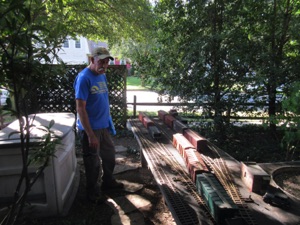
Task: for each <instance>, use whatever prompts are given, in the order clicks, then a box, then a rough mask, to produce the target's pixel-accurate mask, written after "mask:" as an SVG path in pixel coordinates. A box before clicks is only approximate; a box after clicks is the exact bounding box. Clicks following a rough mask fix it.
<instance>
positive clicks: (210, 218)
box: [128, 111, 300, 225]
mask: <svg viewBox="0 0 300 225" xmlns="http://www.w3.org/2000/svg"><path fill="white" fill-rule="evenodd" d="M143 115H144V116H146V117H147V115H146V114H143ZM165 116H166V113H165V112H163V111H159V112H158V117H153V118H149V117H148V118H147V120H148V121H151V126H155V127H156V128H157V129H158V130H160V132H161V138H160V139H159V140H155V139H154V138H153V137H152V136H151V134H150V133H149V132H147V129H146V127H145V125H144V123H143V122H142V121H141V120H140V119H130V120H128V127H129V128H130V129H131V130H132V131H133V133H134V135H135V137H136V139H137V141H138V143H139V145H140V147H141V155H142V161H143V165H147V166H148V167H149V169H150V170H151V172H152V174H153V176H154V178H155V180H156V182H157V184H158V186H159V188H160V190H161V192H162V194H163V195H164V199H165V201H166V203H167V205H168V207H169V209H170V211H171V212H172V215H173V217H174V219H175V221H176V223H177V224H184V225H186V224H205V225H210V224H220V223H217V221H218V217H216V216H215V215H214V214H212V213H210V212H211V206H207V204H206V201H205V199H204V198H203V197H202V196H201V193H199V190H197V188H196V183H195V178H193V177H191V174H192V172H191V169H189V168H188V164H187V156H185V157H184V156H183V154H181V153H180V152H179V151H178V150H177V149H176V145H177V144H176V143H175V144H174V143H173V141H174V139H173V135H175V136H176V135H177V134H176V133H178V132H177V131H174V130H173V129H172V126H173V125H174V124H175V123H174V121H175V120H173V118H171V119H168V120H167V124H166V123H165V122H164V117H165ZM181 125H182V124H181ZM151 126H150V127H151ZM181 127H183V126H181ZM179 130H180V129H179ZM182 130H183V131H187V129H186V128H184V129H182ZM195 133H196V132H195ZM196 134H197V133H196ZM175 142H176V141H175ZM197 143H199V144H200V145H199V146H200V147H197ZM194 144H196V146H194V147H195V149H197V150H198V151H199V150H201V148H203V146H204V147H205V151H203V152H201V151H200V152H201V158H202V159H203V161H204V162H205V164H206V165H207V167H208V168H209V169H210V170H211V173H210V174H212V176H214V177H216V179H217V180H218V181H219V182H220V184H221V185H222V187H223V188H224V189H225V190H226V193H227V194H228V195H229V196H230V198H231V199H232V201H233V202H234V204H235V205H236V207H237V209H238V213H236V214H235V215H234V216H233V217H232V216H224V217H222V224H226V225H230V224H241V221H243V224H248V225H260V224H264V225H282V224H288V225H299V224H300V218H299V215H300V209H299V207H297V206H300V202H299V200H297V199H294V198H292V197H291V199H290V200H291V205H292V206H294V207H291V208H290V209H289V210H288V211H286V210H285V209H282V208H280V207H274V206H272V205H270V204H267V203H265V202H264V201H263V198H262V195H260V194H257V193H254V192H251V191H250V190H249V188H248V187H247V185H246V184H245V183H244V182H243V180H242V179H241V177H242V174H241V165H242V164H241V163H240V162H238V161H237V160H235V159H234V158H232V157H231V156H230V155H228V154H226V153H225V152H224V151H222V150H221V149H219V148H218V147H216V146H215V145H213V144H212V143H210V142H209V141H207V140H206V139H205V138H203V137H202V138H200V140H199V141H196V142H195V143H194ZM190 148H191V146H190ZM190 150H191V149H189V151H190ZM181 152H183V150H181ZM194 158H195V157H194ZM259 166H261V167H262V169H263V170H265V171H267V173H268V172H270V170H271V169H268V168H270V167H272V164H270V165H259ZM296 166H300V165H299V164H298V165H297V164H296ZM194 172H195V171H194ZM196 181H197V180H196ZM270 185H274V184H273V183H272V182H270ZM221 198H223V197H221Z"/></svg>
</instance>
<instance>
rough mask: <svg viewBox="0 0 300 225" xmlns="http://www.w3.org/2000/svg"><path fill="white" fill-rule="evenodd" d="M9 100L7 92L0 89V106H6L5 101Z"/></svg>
mask: <svg viewBox="0 0 300 225" xmlns="http://www.w3.org/2000/svg"><path fill="white" fill-rule="evenodd" d="M8 98H9V91H8V90H5V89H0V106H4V105H7V101H6V100H7V99H8Z"/></svg>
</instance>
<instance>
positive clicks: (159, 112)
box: [158, 110, 168, 121]
mask: <svg viewBox="0 0 300 225" xmlns="http://www.w3.org/2000/svg"><path fill="white" fill-rule="evenodd" d="M165 115H168V113H167V112H166V111H164V110H159V111H158V117H159V119H160V120H162V121H165Z"/></svg>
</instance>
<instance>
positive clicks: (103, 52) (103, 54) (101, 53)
mask: <svg viewBox="0 0 300 225" xmlns="http://www.w3.org/2000/svg"><path fill="white" fill-rule="evenodd" d="M92 56H98V58H99V59H105V58H109V59H111V60H114V58H113V57H112V56H111V55H110V53H109V51H108V50H107V49H106V48H104V47H98V48H95V49H94V50H93V51H92Z"/></svg>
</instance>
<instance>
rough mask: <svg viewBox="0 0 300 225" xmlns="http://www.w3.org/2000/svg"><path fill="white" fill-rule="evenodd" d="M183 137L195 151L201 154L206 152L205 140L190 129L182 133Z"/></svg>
mask: <svg viewBox="0 0 300 225" xmlns="http://www.w3.org/2000/svg"><path fill="white" fill-rule="evenodd" d="M183 136H185V137H186V139H188V140H189V142H191V144H192V145H193V146H194V147H195V148H196V149H197V151H199V152H203V151H205V150H207V139H206V138H204V137H202V136H201V135H200V134H198V133H197V132H195V131H193V130H191V129H185V130H184V131H183Z"/></svg>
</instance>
